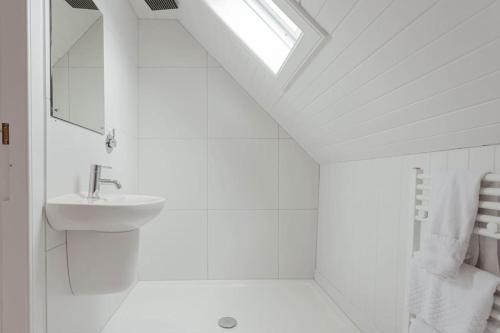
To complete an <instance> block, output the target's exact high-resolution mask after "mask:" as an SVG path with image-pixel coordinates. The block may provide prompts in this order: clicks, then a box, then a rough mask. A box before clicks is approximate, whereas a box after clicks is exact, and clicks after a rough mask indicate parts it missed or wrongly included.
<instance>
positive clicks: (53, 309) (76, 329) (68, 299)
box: [47, 245, 128, 333]
mask: <svg viewBox="0 0 500 333" xmlns="http://www.w3.org/2000/svg"><path fill="white" fill-rule="evenodd" d="M66 263H67V258H66V246H65V245H62V246H59V247H57V248H55V249H53V250H51V251H49V252H47V293H48V297H47V302H48V303H47V324H48V327H47V328H48V332H50V333H98V332H100V331H101V330H102V329H103V327H104V325H105V324H106V322H107V321H108V319H109V318H110V316H111V315H112V314H113V312H114V310H115V309H116V308H117V307H118V306H119V304H120V303H121V300H123V298H124V297H125V296H126V295H127V294H128V292H127V291H126V292H122V293H119V294H115V295H113V296H109V295H95V296H74V295H73V294H72V293H71V289H70V285H69V279H68V271H67V265H66Z"/></svg>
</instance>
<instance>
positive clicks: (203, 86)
mask: <svg viewBox="0 0 500 333" xmlns="http://www.w3.org/2000/svg"><path fill="white" fill-rule="evenodd" d="M206 101H207V78H206V70H205V69H201V68H142V69H140V70H139V109H140V110H141V111H140V112H141V113H140V117H139V136H140V137H143V138H145V137H147V138H151V137H153V138H205V137H206V135H207V131H206V128H207V106H206V105H207V104H206V103H207V102H206Z"/></svg>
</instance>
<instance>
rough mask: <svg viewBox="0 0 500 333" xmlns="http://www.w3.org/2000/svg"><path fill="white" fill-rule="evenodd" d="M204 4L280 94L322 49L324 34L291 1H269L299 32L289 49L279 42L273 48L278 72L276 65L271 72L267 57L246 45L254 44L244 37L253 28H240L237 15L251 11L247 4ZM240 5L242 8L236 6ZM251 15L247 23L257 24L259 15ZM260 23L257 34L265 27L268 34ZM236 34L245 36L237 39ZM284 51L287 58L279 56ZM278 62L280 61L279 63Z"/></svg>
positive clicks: (218, 0)
mask: <svg viewBox="0 0 500 333" xmlns="http://www.w3.org/2000/svg"><path fill="white" fill-rule="evenodd" d="M256 1H259V0H256ZM204 2H205V3H206V4H207V5H208V7H209V8H210V10H212V11H213V12H214V14H215V15H216V16H217V17H218V18H219V19H220V20H221V22H222V23H223V24H224V25H225V26H226V27H227V28H228V32H230V33H232V35H233V36H234V37H235V38H236V39H235V40H236V41H239V42H240V46H241V47H242V48H243V49H246V50H248V55H249V56H250V57H253V58H254V59H255V61H256V62H257V63H258V64H262V66H263V67H264V68H263V69H264V70H267V71H268V72H269V74H270V77H271V78H274V80H275V81H276V82H277V84H278V85H279V86H281V88H282V89H284V90H286V89H288V87H289V85H290V84H291V82H292V81H293V80H294V78H295V77H296V76H297V74H298V73H299V72H300V70H301V68H302V67H303V66H304V65H305V64H306V63H308V62H309V61H310V59H311V57H312V56H313V55H314V54H315V53H316V52H317V51H318V49H319V48H320V47H321V46H322V45H323V43H324V40H325V38H326V36H327V34H326V32H325V31H324V30H323V29H322V28H321V27H320V26H319V25H318V24H317V23H316V22H315V21H314V20H313V19H312V18H311V17H310V16H309V15H308V14H307V13H306V12H305V11H304V10H303V9H302V8H301V7H300V5H298V4H297V3H296V2H295V1H293V0H272V2H273V3H274V5H275V6H276V7H278V8H279V9H280V10H281V11H282V12H283V13H284V14H285V15H286V17H288V19H290V20H291V21H292V22H293V23H294V24H295V25H296V26H297V27H298V28H299V29H300V30H301V31H302V34H301V35H300V37H299V38H298V40H297V41H296V42H295V45H294V46H293V48H291V49H290V48H289V47H288V46H287V45H285V44H283V43H281V42H280V45H281V46H277V49H276V50H275V54H278V57H277V58H275V59H274V60H278V59H279V61H280V66H279V68H276V67H277V66H276V64H277V63H276V62H275V63H274V68H272V67H273V66H271V65H270V63H267V62H266V60H265V58H268V59H267V60H269V57H268V56H269V54H267V55H263V54H264V53H265V52H266V51H263V49H260V50H257V49H252V45H251V44H250V43H251V42H252V39H253V40H254V42H255V38H256V36H255V35H254V36H251V35H248V33H249V31H250V33H251V31H253V30H252V29H250V28H251V27H254V26H255V25H252V26H250V28H249V26H245V25H240V19H241V18H242V16H241V15H245V14H244V13H243V11H244V10H245V9H244V7H245V6H247V9H248V10H252V11H253V9H252V8H251V7H250V6H249V5H248V3H247V0H204ZM240 4H243V5H245V6H240ZM231 6H233V7H231ZM235 13H238V15H239V16H235V15H236V14H235ZM252 14H253V17H254V19H250V20H255V18H257V19H259V20H261V18H260V17H259V15H257V14H256V13H255V12H253V13H252ZM244 18H245V20H247V18H249V17H246V16H245V17H244ZM245 20H243V21H245ZM243 21H241V22H243ZM247 21H248V20H247ZM262 23H263V24H262V25H261V27H260V28H256V29H257V30H261V31H262V30H263V26H265V27H266V29H267V30H270V28H269V26H268V25H267V23H266V22H265V21H264V20H263V21H262ZM247 24H248V22H247ZM264 30H265V29H264ZM240 33H243V34H247V35H246V36H245V35H240ZM271 33H273V36H274V32H272V31H271ZM275 37H276V36H275ZM245 38H248V40H245ZM267 39H268V38H267ZM268 41H269V39H268ZM264 43H266V42H264ZM285 47H286V48H287V51H286V53H287V54H286V55H285V56H284V53H283V52H285V51H284V50H285ZM266 50H267V49H266ZM280 52H281V55H280ZM259 53H260V54H259ZM282 59H283V61H282V62H281V60H282Z"/></svg>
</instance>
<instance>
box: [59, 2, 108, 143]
mask: <svg viewBox="0 0 500 333" xmlns="http://www.w3.org/2000/svg"><path fill="white" fill-rule="evenodd" d="M51 25H52V31H51V43H52V44H51V76H52V92H51V96H52V108H51V110H52V111H51V114H52V116H53V117H55V118H58V119H61V120H64V121H67V122H70V123H72V124H75V125H78V126H81V127H84V128H87V129H89V130H92V131H95V132H98V133H101V134H102V133H104V55H103V18H102V14H101V12H100V11H99V9H98V8H97V7H96V6H95V4H94V3H93V1H92V0H52V1H51Z"/></svg>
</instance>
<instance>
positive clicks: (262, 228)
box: [208, 211, 278, 279]
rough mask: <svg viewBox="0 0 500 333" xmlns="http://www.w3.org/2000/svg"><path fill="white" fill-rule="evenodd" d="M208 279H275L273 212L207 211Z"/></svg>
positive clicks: (276, 243)
mask: <svg viewBox="0 0 500 333" xmlns="http://www.w3.org/2000/svg"><path fill="white" fill-rule="evenodd" d="M208 277H209V278H210V279H274V278H277V277H278V214H277V212H276V211H209V212H208Z"/></svg>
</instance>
